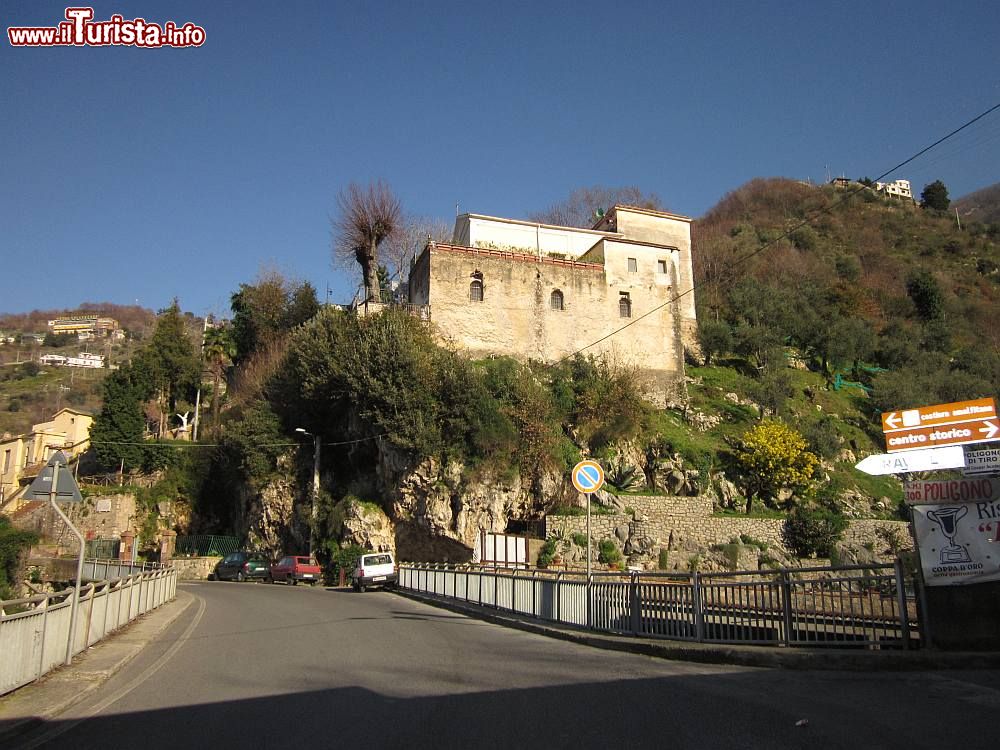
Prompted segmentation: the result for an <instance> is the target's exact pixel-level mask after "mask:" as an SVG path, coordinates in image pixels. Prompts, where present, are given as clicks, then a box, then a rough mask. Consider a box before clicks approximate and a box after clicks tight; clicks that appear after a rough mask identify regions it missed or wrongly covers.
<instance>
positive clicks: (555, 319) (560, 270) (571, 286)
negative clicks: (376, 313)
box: [408, 206, 697, 395]
mask: <svg viewBox="0 0 1000 750" xmlns="http://www.w3.org/2000/svg"><path fill="white" fill-rule="evenodd" d="M692 284H693V277H692V270H691V219H689V218H687V217H684V216H678V215H675V214H670V213H665V212H662V211H651V210H648V209H644V208H637V207H634V206H614V207H613V208H611V209H610V210H609V211H608V212H607V214H604V215H603V216H601V217H600V218H599V220H598V222H597V223H596V224H595V225H594V227H593V229H580V228H578V227H562V226H554V225H549V224H539V223H537V222H529V221H521V220H518V219H504V218H498V217H495V216H483V215H480V214H464V215H462V216H459V217H458V218H457V219H456V221H455V231H454V235H453V238H452V242H451V243H450V244H445V243H433V242H432V243H430V244H429V245H428V246H427V247H426V248H425V249H424V251H423V252H422V253H421V254H420V256H419V257H418V258H417V259H416V260H415V262H414V264H413V268H412V269H411V271H410V279H409V287H408V294H409V302H410V304H411V305H414V306H416V307H418V308H419V309H420V312H421V314H422V315H423V317H425V318H427V317H429V318H430V321H431V323H432V324H433V326H434V328H435V329H436V330H437V332H438V335H439V336H440V337H442V338H443V339H445V340H447V341H450V342H451V343H453V344H454V345H455V346H457V347H458V348H460V349H463V350H465V351H468V352H470V353H472V354H473V355H475V356H480V357H482V356H488V355H491V354H509V355H511V356H515V357H518V358H520V359H538V360H541V361H543V362H554V361H557V360H559V359H561V358H563V357H565V356H568V355H571V354H573V353H574V352H577V351H581V350H582V351H583V353H584V354H601V353H606V354H609V355H611V356H612V357H613V358H615V359H617V360H618V361H620V362H623V363H627V364H630V365H633V366H635V367H636V368H638V370H639V371H640V372H641V373H642V375H643V376H645V379H646V381H647V383H648V385H649V388H648V390H649V391H650V392H651V395H652V394H655V393H660V394H664V393H666V392H667V391H669V390H670V389H671V388H673V387H674V386H676V384H677V383H678V382H679V381H680V380H681V379H682V378H683V376H684V347H685V346H690V347H691V348H692V349H696V347H697V343H696V341H695V334H696V329H697V322H696V319H695V308H694V295H693V294H690V290H691V288H692ZM612 334H614V335H612Z"/></svg>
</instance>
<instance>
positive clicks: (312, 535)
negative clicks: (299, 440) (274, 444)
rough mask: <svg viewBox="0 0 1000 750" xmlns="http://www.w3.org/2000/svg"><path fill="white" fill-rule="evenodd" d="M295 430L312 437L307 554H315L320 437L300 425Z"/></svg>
mask: <svg viewBox="0 0 1000 750" xmlns="http://www.w3.org/2000/svg"><path fill="white" fill-rule="evenodd" d="M295 431H296V432H301V433H302V434H303V435H308V436H309V437H311V438H312V439H313V487H312V509H311V511H310V514H309V519H310V520H309V554H310V555H314V554H316V519H317V517H318V515H319V452H320V446H321V443H320V437H319V435H313V434H312V433H311V432H307V431H306V430H304V429H302V428H301V427H296V428H295Z"/></svg>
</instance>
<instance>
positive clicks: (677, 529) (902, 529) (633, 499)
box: [545, 495, 912, 553]
mask: <svg viewBox="0 0 1000 750" xmlns="http://www.w3.org/2000/svg"><path fill="white" fill-rule="evenodd" d="M618 502H619V503H621V505H623V506H625V507H628V508H630V509H632V510H633V511H634V514H633V513H615V514H610V515H597V514H591V534H592V536H593V538H594V540H595V541H596V542H599V541H600V540H602V539H616V540H617V541H618V543H619V547H623V546H624V544H625V542H626V541H628V540H632V543H633V545H635V544H637V540H640V539H649V540H651V541H652V546H653V547H654V548H657V547H658V548H663V549H667V548H668V549H680V550H690V551H695V550H697V549H699V548H703V549H704V548H709V547H711V546H712V545H716V544H728V543H729V542H731V541H732V540H733V538H739V537H740V536H741V535H745V536H747V537H750V538H752V539H753V540H755V541H759V542H766V543H767V544H768V546H769V547H772V548H775V549H779V550H782V551H784V552H786V553H787V552H788V550H786V549H785V546H784V543H783V541H782V538H781V530H782V527H783V526H784V521H783V520H782V519H780V518H740V517H729V516H725V517H724V516H713V515H712V501H711V500H710V499H709V498H706V497H667V496H660V497H645V496H634V495H629V496H622V497H619V498H618ZM877 529H897V530H898V531H897V532H896V536H897V538H898V540H899V541H900V542H901V543H902V546H903V547H904V548H909V547H912V542H911V540H910V535H909V531H908V524H907V523H906V522H905V521H881V520H874V519H864V520H856V521H851V522H850V523H849V525H848V527H847V530H846V531H845V532H844V537H843V541H844V542H845V543H846V544H849V545H853V546H858V547H864V546H868V545H873V546H874V547H875V548H876V549H880V550H881V549H883V548H884V547H885V543H884V542H882V541H881V540H880V539H879V537H878V536H877V534H876V530H877ZM586 531H587V517H586V516H547V517H546V519H545V536H546V538H548V537H552V536H556V537H563V538H568V537H569V536H570V535H572V534H586ZM890 533H891V532H890Z"/></svg>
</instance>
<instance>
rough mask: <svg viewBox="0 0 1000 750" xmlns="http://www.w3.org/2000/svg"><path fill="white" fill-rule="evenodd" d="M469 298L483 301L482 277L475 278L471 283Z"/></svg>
mask: <svg viewBox="0 0 1000 750" xmlns="http://www.w3.org/2000/svg"><path fill="white" fill-rule="evenodd" d="M469 300H470V301H471V302H482V301H483V281H482V279H473V280H472V283H471V284H469Z"/></svg>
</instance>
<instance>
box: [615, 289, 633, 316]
mask: <svg viewBox="0 0 1000 750" xmlns="http://www.w3.org/2000/svg"><path fill="white" fill-rule="evenodd" d="M618 317H620V318H631V317H632V300H631V298H630V297H629V296H628V292H622V293H621V296H620V297H618Z"/></svg>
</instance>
